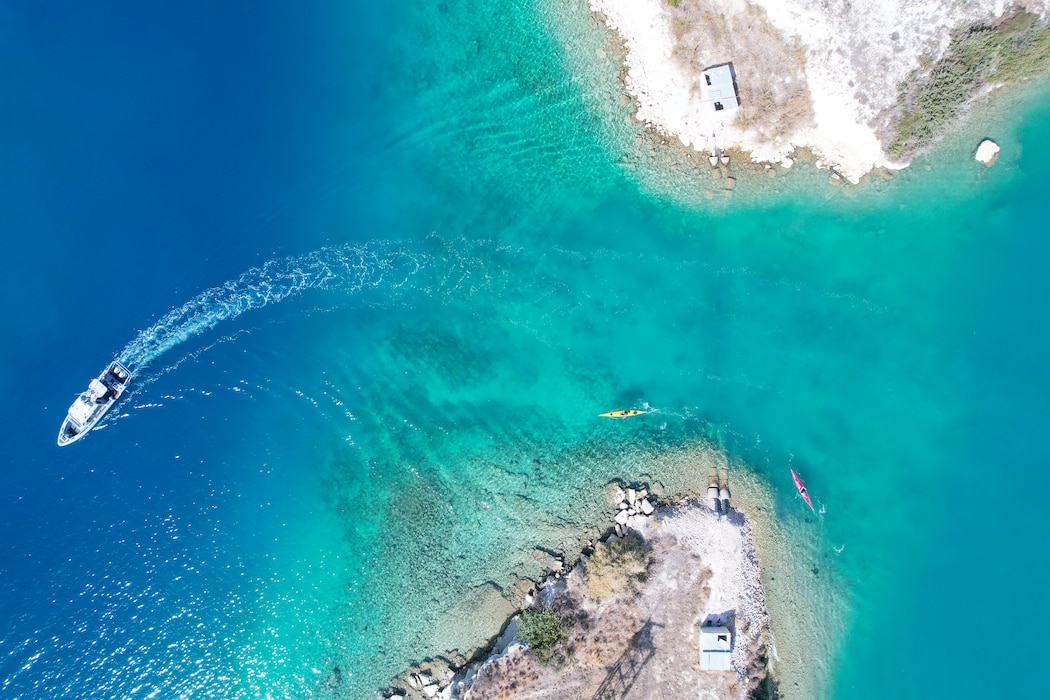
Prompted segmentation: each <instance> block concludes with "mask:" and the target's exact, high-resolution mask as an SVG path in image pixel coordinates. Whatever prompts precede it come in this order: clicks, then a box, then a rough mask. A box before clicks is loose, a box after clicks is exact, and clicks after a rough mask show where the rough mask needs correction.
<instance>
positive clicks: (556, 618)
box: [518, 610, 573, 664]
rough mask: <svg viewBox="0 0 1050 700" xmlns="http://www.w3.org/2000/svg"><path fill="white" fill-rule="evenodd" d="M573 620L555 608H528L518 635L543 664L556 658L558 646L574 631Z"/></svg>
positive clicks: (523, 615)
mask: <svg viewBox="0 0 1050 700" xmlns="http://www.w3.org/2000/svg"><path fill="white" fill-rule="evenodd" d="M572 628H573V620H572V618H569V617H562V616H561V615H559V614H558V613H556V612H554V611H553V610H526V611H524V612H523V613H522V614H521V622H520V623H519V624H518V636H519V637H520V638H521V640H522V641H524V642H525V643H526V644H528V645H529V649H531V650H532V654H533V656H535V657H536V660H537V661H539V662H540V663H542V664H550V663H551V662H552V661H553V660H554V652H555V651H556V650H557V649H558V646H559V645H560V644H561V643H562V642H563V641H565V640H566V639H567V638H568V637H569V635H570V634H571V633H572Z"/></svg>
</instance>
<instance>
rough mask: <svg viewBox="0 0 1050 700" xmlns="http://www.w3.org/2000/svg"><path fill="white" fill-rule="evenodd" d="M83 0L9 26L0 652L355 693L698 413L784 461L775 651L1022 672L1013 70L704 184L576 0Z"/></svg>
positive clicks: (863, 667)
mask: <svg viewBox="0 0 1050 700" xmlns="http://www.w3.org/2000/svg"><path fill="white" fill-rule="evenodd" d="M74 10H75V8H71V9H70V11H69V13H67V14H64V15H61V16H60V17H56V16H54V15H53V14H50V13H49V14H48V15H46V16H44V15H34V14H32V12H31V11H29V10H25V11H22V14H20V13H19V12H16V11H14V10H12V11H11V12H10V17H9V18H8V19H9V21H7V22H5V23H3V24H4V25H5V27H6V29H4V30H3V31H5V32H7V35H6V36H5V37H4V38H5V40H4V41H0V45H2V46H3V48H2V49H0V51H3V56H4V57H5V60H7V62H8V63H9V64H11V65H19V66H22V70H20V71H13V72H12V74H11V75H9V76H6V77H5V78H4V80H5V81H7V83H8V84H7V88H8V89H7V90H6V91H5V93H6V94H8V95H12V96H14V98H12V99H11V100H10V103H9V104H8V105H7V107H6V108H5V110H3V112H4V114H5V116H4V117H3V120H2V121H0V130H2V131H0V135H3V136H4V137H5V143H9V144H12V145H11V151H10V153H9V154H8V155H7V156H6V157H5V159H4V162H3V163H2V164H0V178H2V181H3V182H4V183H5V187H4V188H3V189H2V191H0V207H2V208H3V211H4V212H5V215H6V216H5V221H7V222H8V224H9V227H10V230H11V231H12V232H13V233H12V235H11V240H12V242H11V245H12V250H11V251H10V260H12V261H14V262H11V268H12V269H11V271H10V276H9V277H8V279H7V280H6V281H7V285H6V286H5V288H4V294H5V297H4V304H3V305H0V314H3V316H2V319H0V320H2V322H3V325H4V327H5V328H8V329H17V333H12V334H9V336H8V337H9V340H5V341H4V345H3V353H2V355H0V357H2V361H3V370H4V371H3V372H0V375H3V379H0V387H2V388H3V389H4V392H5V394H6V395H7V396H9V397H11V401H9V402H8V405H7V406H6V407H5V408H4V409H2V410H3V420H4V421H5V425H6V431H5V432H6V433H7V434H8V435H9V436H17V437H12V438H11V439H10V446H9V448H8V450H7V455H8V459H7V464H6V467H5V469H4V470H3V476H2V477H0V478H2V482H0V504H2V509H3V513H4V515H5V517H4V518H3V520H2V522H0V542H2V544H3V547H2V548H0V586H2V587H3V589H2V591H0V612H2V613H3V619H5V620H6V621H8V625H7V626H6V628H5V629H4V631H3V632H2V633H0V634H2V637H0V684H2V685H0V687H2V688H3V693H0V694H3V695H5V697H8V696H9V697H18V698H36V697H120V698H138V697H180V696H193V697H223V698H226V697H308V696H316V697H334V698H369V697H372V694H373V692H374V691H375V689H377V688H379V687H381V686H383V685H385V684H386V683H388V682H389V680H390V679H391V678H392V677H393V676H394V675H395V674H396V673H398V672H400V671H401V670H403V669H404V667H405V666H406V665H407V664H409V663H411V662H412V661H415V660H419V659H422V658H425V657H428V656H431V655H434V654H438V653H443V652H445V651H447V650H449V649H452V648H458V649H460V650H461V651H468V650H469V649H468V647H469V646H470V645H472V644H476V643H478V642H479V641H483V640H480V639H478V638H477V634H476V632H477V630H476V629H475V628H476V624H475V623H476V622H477V620H479V619H488V620H492V619H498V618H499V617H500V616H501V615H504V614H506V612H507V611H506V610H505V609H504V608H502V607H501V606H500V605H499V603H498V598H497V597H496V596H495V595H494V593H495V592H496V590H497V588H506V587H508V586H510V585H512V584H513V583H514V581H515V580H517V579H516V577H520V576H536V575H538V574H539V565H538V564H537V563H536V561H535V559H534V558H533V557H532V552H533V549H534V548H536V547H544V548H548V549H559V548H564V549H565V550H567V551H573V550H574V549H575V548H576V547H578V546H579V545H580V542H581V540H582V539H583V538H585V537H587V536H590V535H593V534H594V532H595V531H594V529H593V526H594V524H595V523H599V522H601V519H602V518H603V517H604V516H603V513H604V510H603V509H604V508H605V504H604V487H605V485H606V483H608V482H609V481H610V480H613V479H617V478H626V479H648V480H654V481H655V480H660V481H662V482H664V483H665V485H666V486H667V487H668V488H669V489H670V490H673V491H678V492H687V491H690V490H693V489H696V488H698V487H700V486H701V485H702V484H701V483H700V480H701V478H702V476H703V475H699V474H694V473H692V471H691V470H690V468H689V463H688V461H681V460H677V459H676V456H677V455H682V454H689V452H690V451H691V450H693V449H694V448H695V447H696V446H697V445H699V444H701V443H705V444H714V445H717V446H719V447H722V448H725V449H726V450H728V452H729V454H730V456H731V457H732V458H733V460H734V463H735V464H746V465H748V466H747V467H746V468H747V469H750V470H752V471H753V472H754V473H755V474H757V475H758V476H759V477H761V479H763V480H765V481H766V482H767V483H768V484H769V485H770V486H771V488H772V489H773V491H774V493H775V494H776V499H777V500H776V512H775V513H774V514H773V516H774V517H776V518H778V519H779V520H780V521H781V522H782V523H783V525H784V530H785V531H787V532H789V533H792V534H791V537H790V538H789V540H790V542H789V544H790V547H791V549H790V550H789V555H788V556H789V559H790V561H789V562H788V565H785V564H784V563H783V562H781V563H779V564H777V565H776V567H775V571H771V572H769V576H774V575H775V576H778V577H779V578H778V579H777V580H776V581H769V583H770V584H771V585H773V586H776V588H777V590H778V592H779V593H783V592H787V593H788V594H790V600H791V601H792V603H793V604H794V605H797V613H798V616H797V618H793V619H786V620H781V624H785V625H788V626H790V625H792V624H795V625H798V626H805V627H806V629H803V630H801V631H799V633H798V634H797V635H795V636H794V637H793V638H794V639H799V640H803V641H804V643H802V644H800V645H796V647H795V648H793V649H791V650H790V653H788V650H785V654H784V655H783V656H782V658H781V661H780V663H781V664H782V668H785V670H786V671H787V672H788V673H787V674H786V677H793V678H798V677H800V676H803V677H807V678H808V679H809V685H807V686H805V687H806V688H807V690H806V691H805V692H806V693H814V694H817V695H819V696H821V697H839V698H885V697H898V698H905V697H907V698H910V697H915V698H926V697H941V696H945V697H1015V696H1024V695H1038V694H1039V692H1040V690H1041V688H1042V686H1043V685H1044V684H1043V683H1042V681H1041V680H1040V678H1039V677H1038V675H1037V669H1039V668H1040V663H1039V662H1040V649H1041V647H1040V640H1041V636H1042V630H1043V629H1044V628H1045V626H1046V623H1047V622H1048V615H1047V606H1046V604H1045V602H1044V601H1043V596H1042V589H1043V586H1042V583H1043V580H1044V576H1045V569H1046V567H1045V565H1044V564H1043V562H1042V559H1041V556H1040V555H1041V552H1042V551H1043V550H1044V549H1045V548H1044V547H1043V539H1044V537H1045V536H1046V535H1047V533H1048V532H1050V527H1048V525H1050V523H1048V518H1050V516H1048V515H1047V514H1048V512H1050V510H1048V509H1047V508H1046V507H1045V506H1044V504H1043V503H1042V497H1043V494H1045V493H1046V490H1047V485H1048V484H1047V481H1048V477H1047V470H1046V466H1047V464H1048V461H1050V454H1048V449H1047V441H1046V438H1045V435H1046V428H1045V426H1046V422H1047V417H1048V410H1047V409H1048V406H1047V401H1048V398H1047V397H1048V396H1050V372H1048V370H1047V366H1046V364H1045V358H1047V357H1048V356H1050V352H1048V351H1050V347H1048V346H1050V318H1048V316H1050V312H1048V306H1047V299H1048V298H1050V275H1048V274H1047V272H1046V269H1045V268H1046V260H1047V259H1048V255H1050V243H1048V240H1047V226H1046V225H1045V223H1044V222H1045V206H1044V203H1045V199H1046V198H1045V183H1046V182H1047V181H1048V178H1050V167H1048V165H1047V164H1048V163H1050V109H1048V108H1047V104H1048V102H1047V98H1046V95H1045V94H1043V93H1041V92H1039V91H1038V90H1037V89H1035V88H1031V89H1029V91H1028V93H1026V94H1025V95H1019V94H1013V95H1006V96H1003V99H1002V100H1001V101H1000V103H999V105H1000V108H999V109H998V110H997V111H996V112H994V113H992V112H990V111H988V113H986V114H983V115H981V116H980V119H983V120H984V121H983V122H979V121H978V117H974V118H973V119H972V120H971V121H970V122H969V123H968V124H967V125H965V126H964V127H962V128H961V129H960V130H959V131H958V132H957V133H955V134H953V135H952V136H951V137H950V138H948V139H946V140H945V141H944V142H943V143H942V144H941V145H940V146H939V148H938V150H937V151H935V152H934V153H933V154H931V155H930V156H927V157H924V158H921V159H919V160H918V161H916V163H915V164H914V165H913V166H912V167H911V168H910V169H908V170H907V171H904V172H902V173H901V174H899V175H898V176H897V177H895V178H894V179H892V180H891V181H883V180H882V179H881V178H877V181H875V182H871V183H867V184H866V185H863V186H861V187H858V188H849V187H847V188H841V187H838V186H832V185H829V184H827V180H826V174H825V173H821V172H818V171H816V170H814V169H813V168H812V167H811V166H807V165H806V164H800V165H798V166H796V168H794V169H793V170H792V171H791V172H789V173H781V174H780V175H778V176H777V178H772V179H771V178H768V177H766V176H765V175H761V176H751V177H748V176H746V175H742V176H741V178H740V180H739V181H738V184H737V188H736V191H735V192H734V193H733V195H732V198H731V199H727V198H726V197H725V196H723V195H722V194H721V193H716V192H715V191H714V190H713V189H711V186H710V180H709V179H708V177H709V176H708V175H707V174H706V173H704V174H702V175H701V176H697V177H701V178H702V179H701V180H693V179H691V177H692V176H689V177H687V176H683V175H680V174H679V175H677V176H673V177H662V176H660V174H659V173H658V172H657V171H655V170H654V169H653V167H654V166H651V165H649V164H647V162H645V161H638V160H637V159H634V158H633V157H632V153H633V149H634V147H635V139H636V138H637V137H638V135H639V133H638V131H637V126H635V125H632V124H631V123H629V121H628V119H627V117H628V115H629V107H628V106H626V105H624V104H622V103H621V101H620V95H619V93H618V90H617V86H616V70H617V67H616V65H614V64H613V63H612V62H611V59H610V58H608V57H610V56H613V55H614V53H615V52H614V51H613V50H612V49H613V47H612V46H610V45H609V44H608V43H607V41H608V38H607V37H606V36H605V35H604V34H603V33H602V31H601V30H600V29H597V28H595V27H592V26H591V25H590V23H589V22H588V15H587V11H586V7H585V4H583V3H580V2H576V1H575V0H574V1H573V2H571V3H545V2H544V3H540V4H535V5H534V4H530V3H528V2H524V1H523V0H522V1H518V0H513V1H512V2H511V3H509V4H508V3H501V4H500V5H498V6H494V5H489V4H485V3H482V2H480V1H479V0H445V1H443V2H437V3H408V4H403V5H399V6H397V8H393V9H391V8H387V7H384V8H383V9H382V11H380V10H378V9H377V10H376V11H375V12H372V11H371V10H367V9H365V8H357V7H346V6H341V5H340V4H339V3H334V2H333V3H325V2H317V3H311V4H308V5H307V6H306V7H304V8H300V9H296V10H294V11H293V10H290V9H287V8H284V7H283V6H282V4H281V3H276V2H275V3H262V4H260V6H259V8H257V10H256V13H255V14H254V15H253V16H252V17H245V16H242V15H241V14H239V13H235V12H230V13H215V14H207V15H203V14H195V13H194V12H193V11H191V10H181V9H172V10H168V11H166V12H167V14H165V15H164V16H160V15H155V14H154V13H152V12H148V11H145V10H140V11H137V14H128V12H129V11H118V10H114V9H112V8H111V9H110V10H107V11H105V12H102V11H100V12H98V13H95V12H92V13H86V11H83V10H80V11H74ZM395 10H396V12H395ZM41 12H43V11H42V10H41ZM74 59H76V60H74ZM984 136H992V137H994V138H996V139H997V140H998V141H999V142H1000V143H1001V144H1002V146H1003V155H1002V157H1001V159H1000V162H999V163H998V164H997V165H996V166H995V167H994V168H992V169H985V168H984V167H983V166H981V165H979V164H977V163H975V162H974V161H973V160H972V157H971V153H972V151H973V149H974V148H975V147H976V144H977V143H978V142H979V140H980V139H981V138H982V137H984ZM733 167H738V166H736V165H734V166H733ZM712 195H717V196H712ZM115 252H117V254H118V257H119V260H120V265H119V267H118V268H115V269H108V268H105V267H104V265H103V263H105V262H106V261H112V260H113V259H114V258H113V255H114V253H115ZM89 287H90V289H91V290H92V294H85V293H84V290H85V289H86V288H89ZM114 356H120V357H121V358H122V359H124V360H125V361H126V362H128V363H129V364H130V365H132V366H133V369H135V371H136V374H135V378H134V381H133V384H132V389H131V390H129V396H127V398H125V399H124V400H122V403H121V405H120V407H119V408H118V409H115V410H114V411H112V412H111V415H109V416H107V418H106V420H105V421H104V424H103V425H102V426H101V428H100V429H98V430H97V433H92V434H91V435H89V436H88V437H87V438H85V439H84V440H83V441H81V442H78V443H77V444H75V445H73V446H71V447H68V448H63V449H61V450H60V449H59V448H57V447H55V444H54V441H55V435H56V434H57V430H58V426H59V424H60V422H61V419H62V416H63V415H64V412H65V409H66V407H67V406H68V404H69V402H70V401H71V400H72V398H73V396H74V395H75V392H76V391H79V390H81V389H82V388H83V387H84V386H85V385H86V383H87V381H88V379H89V378H90V377H92V376H95V375H96V374H97V373H98V371H99V370H100V369H101V368H102V367H104V366H105V363H106V362H108V361H109V360H110V359H111V358H112V357H114ZM27 377H31V378H33V379H34V381H33V382H32V383H28V382H26V381H25V378H27ZM621 408H646V409H648V410H649V413H648V414H647V415H645V416H641V417H639V418H634V419H631V420H629V421H605V420H601V419H598V418H597V414H598V413H601V412H603V411H608V410H613V409H621ZM790 469H795V470H796V471H798V472H799V473H800V474H801V475H802V476H803V478H804V479H805V481H806V484H807V486H808V487H809V491H810V493H811V494H812V495H813V497H814V501H815V505H816V506H817V509H818V511H819V515H818V516H817V517H814V516H813V515H812V514H810V513H809V511H808V509H807V508H806V507H805V506H804V505H803V504H802V503H801V501H799V500H798V498H797V497H796V494H795V491H794V487H793V485H792V483H791V479H790V472H789V470H790ZM785 579H786V580H785ZM779 593H778V594H779ZM800 687H801V686H800ZM783 691H784V693H785V696H787V697H801V696H802V693H801V692H800V691H799V689H798V687H795V686H786V687H784V688H783Z"/></svg>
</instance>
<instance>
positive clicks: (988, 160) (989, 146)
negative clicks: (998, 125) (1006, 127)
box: [973, 139, 999, 168]
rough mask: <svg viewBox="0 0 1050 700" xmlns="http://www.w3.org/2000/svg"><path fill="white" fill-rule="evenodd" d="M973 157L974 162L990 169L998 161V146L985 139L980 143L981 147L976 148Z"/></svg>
mask: <svg viewBox="0 0 1050 700" xmlns="http://www.w3.org/2000/svg"><path fill="white" fill-rule="evenodd" d="M973 157H974V159H975V160H977V161H979V162H981V163H984V165H985V167H986V168H990V167H992V166H993V165H995V161H996V160H998V159H999V144H997V143H996V142H995V141H992V140H991V139H985V140H984V141H981V145H980V146H978V147H977V153H975V154H974V156H973Z"/></svg>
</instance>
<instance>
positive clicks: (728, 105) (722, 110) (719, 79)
mask: <svg viewBox="0 0 1050 700" xmlns="http://www.w3.org/2000/svg"><path fill="white" fill-rule="evenodd" d="M735 75H736V74H735V73H734V72H733V64H732V63H723V64H721V65H717V66H711V67H710V68H705V69H704V72H703V74H702V76H701V78H700V91H701V93H702V94H703V96H704V99H705V100H706V101H707V102H708V103H710V105H711V107H712V108H713V109H714V111H715V113H716V114H717V115H718V116H729V115H730V114H732V113H733V112H735V111H736V110H737V109H738V108H739V107H740V98H739V97H738V96H737V92H736V80H735V79H734V78H735Z"/></svg>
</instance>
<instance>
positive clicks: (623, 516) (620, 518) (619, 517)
mask: <svg viewBox="0 0 1050 700" xmlns="http://www.w3.org/2000/svg"><path fill="white" fill-rule="evenodd" d="M629 517H630V516H629V515H627V511H625V510H621V511H620V512H619V513H617V514H616V517H615V518H613V520H615V521H616V522H617V523H619V524H620V525H626V524H627V519H628V518H629Z"/></svg>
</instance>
